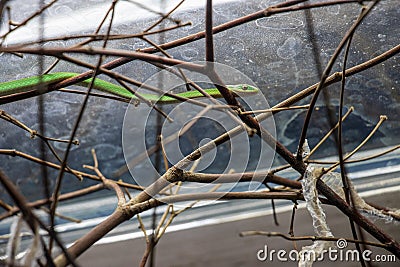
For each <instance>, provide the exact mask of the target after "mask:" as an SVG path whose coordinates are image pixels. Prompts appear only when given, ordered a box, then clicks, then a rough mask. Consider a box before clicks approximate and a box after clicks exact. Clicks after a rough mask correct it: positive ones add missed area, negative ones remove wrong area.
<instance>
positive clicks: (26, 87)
mask: <svg viewBox="0 0 400 267" xmlns="http://www.w3.org/2000/svg"><path fill="white" fill-rule="evenodd" d="M77 75H78V73H73V72H56V73H50V74H44V75H42V76H33V77H28V78H23V79H19V80H14V81H9V82H4V83H0V97H1V96H9V95H13V94H19V93H24V92H28V91H31V90H32V89H33V88H35V87H38V85H42V86H48V85H51V84H54V83H57V82H60V81H62V80H65V79H68V78H72V77H75V76H77ZM91 81H92V78H89V79H87V80H84V81H82V82H80V83H77V84H76V85H79V86H85V87H87V86H88V85H89V84H90V82H91ZM93 88H94V89H96V90H99V91H102V92H104V93H107V94H112V95H114V96H118V97H122V98H125V99H136V100H138V99H139V98H138V97H137V96H135V95H134V94H133V93H131V92H129V91H128V90H127V89H125V88H124V87H122V86H118V85H115V84H113V83H110V82H107V81H104V80H101V79H98V78H96V79H95V82H94V84H93ZM227 88H228V89H229V90H231V91H232V92H234V93H237V94H238V95H247V94H254V93H257V92H258V89H257V88H256V87H254V86H251V85H247V84H238V85H227ZM204 91H205V92H207V94H209V95H210V96H212V97H216V98H217V97H221V93H220V92H219V91H218V89H217V88H209V89H205V90H204ZM176 95H177V96H180V97H184V98H188V99H192V98H198V97H203V94H201V93H200V92H199V91H197V90H193V91H186V92H183V93H178V94H176ZM140 96H141V97H143V98H144V99H146V100H147V101H150V102H153V103H161V104H167V103H174V102H177V99H176V98H174V97H171V96H167V95H163V96H160V95H157V94H150V93H140Z"/></svg>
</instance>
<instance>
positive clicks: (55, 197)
mask: <svg viewBox="0 0 400 267" xmlns="http://www.w3.org/2000/svg"><path fill="white" fill-rule="evenodd" d="M117 1H118V0H114V1H113V3H112V4H111V7H110V10H112V12H111V19H110V24H109V26H108V29H107V35H106V38H105V40H104V43H103V48H105V47H106V46H107V42H108V36H109V35H110V32H111V27H112V23H113V20H114V11H115V5H116V3H117ZM102 62H103V56H100V57H99V60H98V62H97V66H96V69H95V70H94V72H93V77H92V78H93V79H91V82H90V84H89V88H88V90H87V92H86V96H85V99H84V101H83V103H82V106H81V109H80V111H79V114H78V117H77V119H76V122H75V125H74V127H73V130H72V132H71V136H70V139H69V142H68V145H67V149H66V151H65V154H64V158H63V161H62V163H61V169H60V172H59V174H58V176H57V180H56V185H55V188H54V192H53V200H54V202H52V205H51V209H50V216H51V228H52V229H54V217H55V212H56V208H57V203H58V195H59V194H60V190H61V184H62V179H63V177H64V173H65V168H66V166H67V160H68V156H69V152H70V150H71V146H72V143H73V140H74V139H75V135H76V133H77V131H78V128H79V124H80V122H81V120H82V117H83V113H84V111H85V109H86V105H87V103H88V101H89V97H90V93H91V91H92V89H93V85H94V81H95V79H96V76H97V74H98V72H99V68H100V66H101V64H102ZM51 242H52V239H50V243H51ZM50 248H51V246H50Z"/></svg>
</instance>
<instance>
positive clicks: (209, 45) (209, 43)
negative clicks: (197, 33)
mask: <svg viewBox="0 0 400 267" xmlns="http://www.w3.org/2000/svg"><path fill="white" fill-rule="evenodd" d="M212 13H213V10H212V0H207V5H206V61H207V64H208V62H214V41H213V30H212V29H213V16H212ZM212 66H213V64H211V65H210V66H208V67H212Z"/></svg>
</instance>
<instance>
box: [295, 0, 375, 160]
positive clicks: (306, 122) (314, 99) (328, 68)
mask: <svg viewBox="0 0 400 267" xmlns="http://www.w3.org/2000/svg"><path fill="white" fill-rule="evenodd" d="M378 2H379V0H375V1H374V2H372V4H370V5H369V6H368V7H367V8H366V9H365V10H364V11H363V12H362V13H361V15H360V16H359V17H358V19H357V20H356V21H355V22H354V23H353V25H352V26H351V27H350V29H349V30H348V31H347V32H346V34H345V36H344V37H343V39H342V40H341V41H340V43H339V45H338V47H337V48H336V50H335V52H334V53H333V55H332V57H331V59H330V60H329V63H328V65H327V66H326V68H325V70H324V72H323V73H322V76H321V80H320V82H319V84H318V86H317V88H316V89H315V93H314V95H313V97H312V99H311V102H310V108H309V109H308V112H307V115H306V118H305V120H304V125H303V129H302V131H301V135H300V139H299V145H298V147H297V154H296V157H297V160H299V161H300V160H302V152H303V144H304V141H305V139H306V136H307V130H308V125H309V124H310V120H311V115H312V112H313V110H314V106H315V104H316V103H317V99H318V96H319V93H320V92H321V90H322V89H323V88H324V87H325V82H326V80H327V78H328V75H329V73H330V72H331V70H332V68H333V64H334V63H335V61H336V59H337V57H338V56H339V54H340V52H341V51H342V49H343V47H344V45H345V44H346V42H347V40H348V39H349V37H350V35H351V34H353V33H354V32H355V30H356V29H357V28H358V26H359V25H360V24H361V22H362V21H363V20H364V18H365V17H366V16H367V15H368V14H369V12H370V11H371V10H372V9H373V7H374V6H375V5H376V4H377V3H378Z"/></svg>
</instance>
